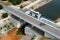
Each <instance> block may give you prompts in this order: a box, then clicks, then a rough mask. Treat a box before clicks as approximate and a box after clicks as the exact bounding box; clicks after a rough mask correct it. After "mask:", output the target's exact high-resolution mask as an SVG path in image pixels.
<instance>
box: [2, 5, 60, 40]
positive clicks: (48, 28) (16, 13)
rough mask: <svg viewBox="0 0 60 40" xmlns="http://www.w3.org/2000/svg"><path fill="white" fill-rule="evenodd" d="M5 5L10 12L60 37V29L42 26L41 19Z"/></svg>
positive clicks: (5, 8)
mask: <svg viewBox="0 0 60 40" xmlns="http://www.w3.org/2000/svg"><path fill="white" fill-rule="evenodd" d="M2 5H3V4H2ZM3 7H4V8H3V9H4V10H6V11H8V13H11V14H14V15H16V16H17V17H19V18H21V19H23V20H24V21H26V22H28V23H30V24H32V25H34V26H35V27H37V28H39V29H41V30H43V31H45V32H47V33H49V34H51V35H53V36H55V37H56V38H58V39H60V30H56V29H55V28H52V27H50V26H41V25H40V23H41V22H40V21H38V20H36V19H34V18H32V17H30V16H28V15H26V14H25V13H24V12H20V11H19V10H15V9H13V8H10V7H7V6H5V5H3Z"/></svg>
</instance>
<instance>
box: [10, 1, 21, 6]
mask: <svg viewBox="0 0 60 40" xmlns="http://www.w3.org/2000/svg"><path fill="white" fill-rule="evenodd" d="M9 2H11V3H12V4H13V5H17V4H20V3H21V2H22V0H9Z"/></svg>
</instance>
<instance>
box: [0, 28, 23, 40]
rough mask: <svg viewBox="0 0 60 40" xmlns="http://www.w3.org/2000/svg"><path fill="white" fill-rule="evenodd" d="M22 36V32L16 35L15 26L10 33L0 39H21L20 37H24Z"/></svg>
mask: <svg viewBox="0 0 60 40" xmlns="http://www.w3.org/2000/svg"><path fill="white" fill-rule="evenodd" d="M22 36H23V35H22V34H21V35H16V28H14V29H12V30H11V31H9V32H8V34H6V35H4V36H2V37H0V40H19V39H20V38H22Z"/></svg>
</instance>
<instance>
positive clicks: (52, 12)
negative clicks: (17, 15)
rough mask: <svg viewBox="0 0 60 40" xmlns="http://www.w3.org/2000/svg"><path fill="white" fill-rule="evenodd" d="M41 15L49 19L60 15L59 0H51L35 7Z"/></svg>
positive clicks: (54, 18)
mask: <svg viewBox="0 0 60 40" xmlns="http://www.w3.org/2000/svg"><path fill="white" fill-rule="evenodd" d="M36 11H39V12H40V13H41V14H42V16H43V17H46V18H48V19H50V20H56V19H57V18H59V17H60V0H53V1H52V2H50V3H48V4H46V5H44V6H42V7H39V8H38V9H36Z"/></svg>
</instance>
